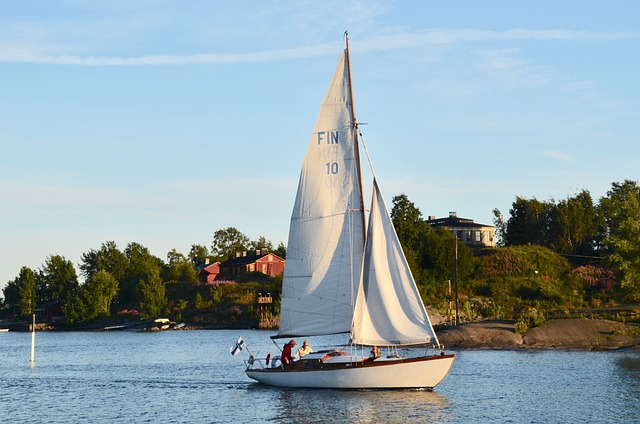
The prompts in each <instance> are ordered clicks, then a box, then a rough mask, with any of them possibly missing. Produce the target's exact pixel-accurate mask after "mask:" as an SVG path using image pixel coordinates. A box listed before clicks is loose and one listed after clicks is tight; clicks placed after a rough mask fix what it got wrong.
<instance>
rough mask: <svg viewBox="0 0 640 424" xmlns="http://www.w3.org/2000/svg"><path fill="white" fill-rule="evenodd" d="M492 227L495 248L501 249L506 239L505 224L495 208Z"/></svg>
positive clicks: (500, 213)
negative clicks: (494, 231)
mask: <svg viewBox="0 0 640 424" xmlns="http://www.w3.org/2000/svg"><path fill="white" fill-rule="evenodd" d="M493 225H495V227H496V246H500V247H502V246H504V243H505V239H506V233H507V223H506V222H505V221H504V217H503V216H502V212H500V210H499V209H497V208H496V209H494V210H493Z"/></svg>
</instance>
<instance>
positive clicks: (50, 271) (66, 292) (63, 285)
mask: <svg viewBox="0 0 640 424" xmlns="http://www.w3.org/2000/svg"><path fill="white" fill-rule="evenodd" d="M41 275H42V282H43V288H44V293H43V297H42V300H43V301H45V302H47V301H53V302H61V303H63V304H64V302H65V301H66V300H67V298H68V297H69V296H70V295H71V294H72V292H73V291H74V290H75V289H76V288H77V287H78V285H79V283H78V276H77V274H76V270H75V268H74V266H73V264H72V263H71V261H68V260H67V259H65V257H64V256H60V255H52V256H49V257H48V258H47V259H46V261H45V263H44V265H43V268H42V270H41Z"/></svg>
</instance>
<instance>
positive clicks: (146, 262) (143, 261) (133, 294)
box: [120, 242, 164, 305]
mask: <svg viewBox="0 0 640 424" xmlns="http://www.w3.org/2000/svg"><path fill="white" fill-rule="evenodd" d="M124 254H125V257H126V259H127V269H126V272H125V277H124V278H123V280H122V281H121V282H120V304H122V305H129V304H133V303H137V302H138V300H139V297H138V295H139V294H140V293H141V291H140V290H138V285H139V284H140V282H141V281H147V282H149V281H153V279H154V278H158V279H160V275H161V273H162V268H163V265H164V263H163V262H162V260H161V259H160V258H158V257H156V256H153V255H152V254H151V253H150V252H149V249H147V248H146V247H144V246H142V245H141V244H139V243H135V242H131V243H129V244H128V245H127V247H126V249H125V251H124Z"/></svg>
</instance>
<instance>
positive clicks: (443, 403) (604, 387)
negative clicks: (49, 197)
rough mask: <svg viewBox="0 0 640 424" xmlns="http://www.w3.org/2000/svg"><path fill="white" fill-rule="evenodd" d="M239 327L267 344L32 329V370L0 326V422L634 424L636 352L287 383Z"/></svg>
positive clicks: (200, 335) (489, 358) (20, 345)
mask: <svg viewBox="0 0 640 424" xmlns="http://www.w3.org/2000/svg"><path fill="white" fill-rule="evenodd" d="M240 335H241V336H243V337H244V339H245V341H246V342H247V344H248V345H249V348H250V349H251V350H252V353H254V355H255V356H256V357H264V356H265V355H266V353H267V352H269V351H270V352H272V353H275V352H276V348H275V346H273V344H272V343H271V342H270V341H269V335H270V333H268V332H263V331H245V330H240V331H238V330H234V331H227V330H218V331H205V330H200V331H167V332H159V333H144V332H82V333H77V332H73V333H53V332H48V333H47V332H40V333H37V335H36V355H35V364H34V366H33V367H32V366H31V365H30V361H29V355H30V343H31V335H30V333H17V332H9V333H0V422H3V423H4V422H12V423H23V422H24V423H27V422H31V423H69V422H71V423H78V422H91V423H145V422H149V423H159V422H162V423H225V422H234V423H248V422H271V423H303V422H306V423H323V422H341V423H426V422H432V423H507V422H508V423H573V422H576V423H577V422H589V423H617V422H619V423H633V422H640V351H637V350H629V351H619V352H564V351H552V350H546V351H484V350H483V351H457V352H456V353H457V355H458V357H457V359H456V362H455V363H454V365H453V368H452V370H451V373H450V374H449V376H448V377H447V378H446V379H445V380H444V382H443V383H442V384H441V385H439V386H438V387H437V388H436V389H435V390H434V391H433V392H429V391H420V390H413V391H404V390H402V391H340V390H299V389H297V390H290V389H279V388H272V387H267V386H263V385H260V384H257V383H254V382H252V380H250V379H248V378H247V377H246V376H245V374H244V365H243V362H242V359H243V358H246V353H245V352H243V353H242V354H241V355H239V356H237V357H233V356H231V355H230V354H229V347H230V346H231V345H233V344H234V343H235V341H236V340H237V338H238V336H240ZM341 340H342V339H337V340H336V341H341ZM321 342H322V343H324V342H326V343H330V342H333V340H321ZM314 347H316V348H318V347H321V346H314Z"/></svg>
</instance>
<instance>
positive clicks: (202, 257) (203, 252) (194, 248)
mask: <svg viewBox="0 0 640 424" xmlns="http://www.w3.org/2000/svg"><path fill="white" fill-rule="evenodd" d="M208 257H209V249H207V246H203V245H201V244H192V245H191V250H190V251H189V260H190V261H191V265H193V267H194V268H195V269H200V268H204V265H205V263H206V262H207V258H208Z"/></svg>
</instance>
